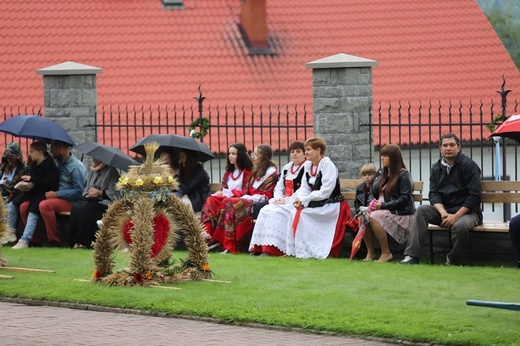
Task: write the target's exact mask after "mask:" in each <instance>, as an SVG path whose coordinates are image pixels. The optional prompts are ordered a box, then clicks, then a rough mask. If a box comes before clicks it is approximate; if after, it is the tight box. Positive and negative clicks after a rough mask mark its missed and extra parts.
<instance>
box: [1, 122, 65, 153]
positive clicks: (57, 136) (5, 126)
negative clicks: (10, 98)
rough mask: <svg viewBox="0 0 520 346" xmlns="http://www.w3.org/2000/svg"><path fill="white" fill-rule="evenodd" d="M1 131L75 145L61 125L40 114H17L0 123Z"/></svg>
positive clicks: (39, 139)
mask: <svg viewBox="0 0 520 346" xmlns="http://www.w3.org/2000/svg"><path fill="white" fill-rule="evenodd" d="M0 132H5V133H8V134H10V135H13V136H17V137H23V138H31V139H34V140H38V141H45V142H47V143H50V142H51V141H52V140H57V141H61V142H64V143H67V144H70V145H71V146H73V145H74V141H73V140H72V138H70V136H69V134H68V133H67V131H65V130H64V129H63V128H62V127H61V126H60V125H58V124H56V123H55V122H54V121H52V120H50V119H48V118H44V117H41V116H38V115H17V116H14V117H12V118H9V119H7V120H5V121H3V122H2V123H0Z"/></svg>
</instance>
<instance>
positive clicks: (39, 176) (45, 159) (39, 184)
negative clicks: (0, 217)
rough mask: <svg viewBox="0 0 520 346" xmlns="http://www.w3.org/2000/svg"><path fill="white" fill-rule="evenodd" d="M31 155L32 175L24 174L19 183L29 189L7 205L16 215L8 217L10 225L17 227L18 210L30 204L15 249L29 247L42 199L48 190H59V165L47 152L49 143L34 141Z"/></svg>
mask: <svg viewBox="0 0 520 346" xmlns="http://www.w3.org/2000/svg"><path fill="white" fill-rule="evenodd" d="M29 156H30V157H31V160H32V163H31V168H30V171H31V175H23V176H22V177H21V179H22V181H21V182H20V183H19V185H20V184H23V185H24V186H25V189H29V190H28V191H26V192H23V193H21V194H20V195H18V196H17V197H15V198H14V199H13V200H12V202H11V203H9V204H8V205H7V211H8V213H10V214H12V215H13V216H14V217H10V218H9V219H8V227H9V228H11V229H16V222H17V220H18V211H19V210H20V207H21V205H22V204H24V203H27V204H28V208H27V211H28V215H22V219H23V222H24V223H25V229H24V231H23V235H22V237H21V238H20V240H18V243H17V244H16V245H15V246H13V249H16V250H17V249H24V248H27V247H29V240H31V238H32V237H33V235H34V231H35V230H36V224H37V222H38V216H39V215H40V210H39V208H38V206H39V204H40V202H41V201H43V200H44V199H45V193H46V192H47V191H56V190H58V187H59V183H60V172H59V170H58V166H56V163H55V162H54V160H53V159H52V157H51V156H50V155H49V153H48V152H47V144H45V143H44V142H33V143H32V144H31V145H30V146H29Z"/></svg>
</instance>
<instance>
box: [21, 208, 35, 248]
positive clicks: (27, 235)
mask: <svg viewBox="0 0 520 346" xmlns="http://www.w3.org/2000/svg"><path fill="white" fill-rule="evenodd" d="M37 223H38V214H35V213H29V216H28V217H27V224H26V225H25V229H24V230H23V235H22V238H21V239H23V240H25V241H26V242H29V240H31V238H32V237H33V235H34V231H36V224H37Z"/></svg>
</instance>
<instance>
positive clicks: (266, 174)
mask: <svg viewBox="0 0 520 346" xmlns="http://www.w3.org/2000/svg"><path fill="white" fill-rule="evenodd" d="M251 157H252V158H253V164H254V169H253V175H252V177H251V181H250V184H248V186H249V188H248V190H247V191H245V193H244V194H243V195H241V196H233V197H228V198H226V199H224V200H223V201H222V203H221V205H220V208H219V214H218V215H219V217H218V220H217V222H216V226H215V230H214V232H213V238H214V239H216V240H217V241H219V242H220V243H221V244H222V245H223V246H224V253H228V252H233V253H237V252H238V251H239V250H240V249H239V242H240V241H241V240H242V239H243V238H244V239H246V238H245V237H246V236H248V235H250V234H251V231H252V230H253V217H252V214H253V209H254V204H255V203H259V202H260V203H263V202H266V201H268V200H269V199H270V198H271V197H273V190H274V187H275V185H276V182H277V181H278V168H277V167H276V164H275V163H274V162H273V161H272V160H271V158H272V157H273V150H272V149H271V147H270V146H269V145H266V144H261V145H259V146H257V147H256V148H255V150H254V151H253V153H252V155H251ZM247 244H249V239H247ZM246 246H247V245H246Z"/></svg>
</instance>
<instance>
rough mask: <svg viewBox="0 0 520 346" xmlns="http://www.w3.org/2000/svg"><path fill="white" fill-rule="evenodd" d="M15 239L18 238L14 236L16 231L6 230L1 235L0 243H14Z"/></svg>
mask: <svg viewBox="0 0 520 346" xmlns="http://www.w3.org/2000/svg"><path fill="white" fill-rule="evenodd" d="M16 239H18V238H16V233H14V232H7V233H6V234H4V236H3V237H2V245H5V244H7V243H14V242H15V241H16Z"/></svg>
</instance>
